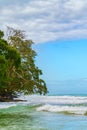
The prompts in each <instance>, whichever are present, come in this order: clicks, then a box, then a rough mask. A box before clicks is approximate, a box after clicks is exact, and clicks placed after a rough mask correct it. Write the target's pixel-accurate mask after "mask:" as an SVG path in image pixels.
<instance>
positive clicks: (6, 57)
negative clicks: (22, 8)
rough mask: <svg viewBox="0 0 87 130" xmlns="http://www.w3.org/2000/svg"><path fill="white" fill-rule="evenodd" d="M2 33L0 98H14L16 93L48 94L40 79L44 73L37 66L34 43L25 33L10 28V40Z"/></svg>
mask: <svg viewBox="0 0 87 130" xmlns="http://www.w3.org/2000/svg"><path fill="white" fill-rule="evenodd" d="M3 36H4V33H3V32H2V31H0V96H1V97H6V98H7V97H11V98H12V97H13V95H14V94H15V93H24V94H33V93H39V94H46V93H47V87H46V83H45V81H44V80H42V79H41V78H40V75H42V71H41V70H40V69H39V68H38V67H37V66H36V65H35V57H36V52H35V51H34V50H33V49H32V44H33V42H32V41H31V40H26V38H25V33H24V32H23V31H21V30H15V29H13V28H9V27H8V40H7V41H5V40H4V39H3Z"/></svg>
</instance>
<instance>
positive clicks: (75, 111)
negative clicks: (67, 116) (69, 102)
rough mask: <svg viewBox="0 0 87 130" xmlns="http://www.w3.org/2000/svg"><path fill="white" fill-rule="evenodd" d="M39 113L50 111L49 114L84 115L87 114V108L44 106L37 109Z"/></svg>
mask: <svg viewBox="0 0 87 130" xmlns="http://www.w3.org/2000/svg"><path fill="white" fill-rule="evenodd" d="M36 110H37V111H49V112H68V113H73V114H80V115H84V114H85V112H87V107H83V106H78V107H76V106H56V105H49V104H46V105H43V106H41V107H38V108H37V109H36Z"/></svg>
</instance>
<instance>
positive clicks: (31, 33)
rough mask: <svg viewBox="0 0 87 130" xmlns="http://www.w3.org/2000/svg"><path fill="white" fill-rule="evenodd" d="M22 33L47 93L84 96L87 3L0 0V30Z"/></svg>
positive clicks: (80, 0)
mask: <svg viewBox="0 0 87 130" xmlns="http://www.w3.org/2000/svg"><path fill="white" fill-rule="evenodd" d="M6 26H10V27H13V28H16V29H21V30H25V31H26V34H27V38H28V39H32V40H33V42H34V43H35V44H34V45H33V48H34V49H35V50H36V52H37V57H36V64H37V66H39V68H40V69H42V71H43V76H42V78H43V79H44V80H45V81H46V83H47V87H48V90H49V92H50V93H53V94H54V93H58V94H87V0H23V1H22V0H0V29H1V30H3V31H6Z"/></svg>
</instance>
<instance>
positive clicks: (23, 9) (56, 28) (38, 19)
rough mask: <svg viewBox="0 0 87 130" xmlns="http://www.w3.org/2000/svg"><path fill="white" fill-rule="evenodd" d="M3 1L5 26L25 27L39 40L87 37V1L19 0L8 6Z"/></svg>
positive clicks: (0, 10)
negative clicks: (23, 0)
mask: <svg viewBox="0 0 87 130" xmlns="http://www.w3.org/2000/svg"><path fill="white" fill-rule="evenodd" d="M3 1H4V3H2V6H1V7H0V14H1V16H0V26H1V29H5V26H6V25H7V26H12V27H15V28H18V29H22V30H25V31H26V32H27V34H28V36H29V38H30V39H32V40H33V41H34V42H35V43H42V42H47V41H53V40H60V39H80V38H87V14H86V10H87V6H86V5H87V0H84V1H83V0H30V1H28V0H25V3H23V2H22V1H21V0H18V2H17V1H16V2H15V4H12V2H10V3H9V4H8V5H7V6H6V4H5V1H6V0H3ZM7 1H9V0H7ZM7 1H6V2H7Z"/></svg>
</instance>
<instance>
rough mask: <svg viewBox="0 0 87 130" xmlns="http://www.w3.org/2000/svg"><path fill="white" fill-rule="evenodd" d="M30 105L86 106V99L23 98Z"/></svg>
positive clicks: (57, 97) (67, 97) (66, 97)
mask: <svg viewBox="0 0 87 130" xmlns="http://www.w3.org/2000/svg"><path fill="white" fill-rule="evenodd" d="M24 99H25V100H27V101H28V102H31V103H42V104H86V103H87V97H75V96H36V95H34V96H26V97H25V98H24Z"/></svg>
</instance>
